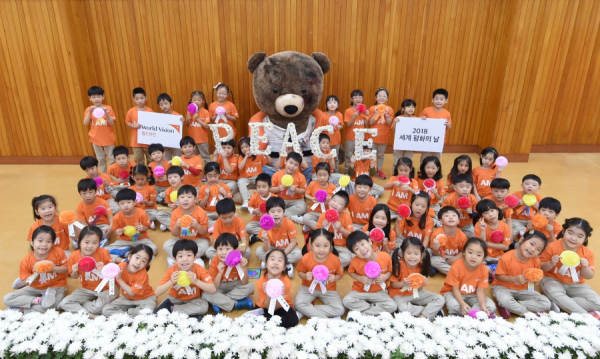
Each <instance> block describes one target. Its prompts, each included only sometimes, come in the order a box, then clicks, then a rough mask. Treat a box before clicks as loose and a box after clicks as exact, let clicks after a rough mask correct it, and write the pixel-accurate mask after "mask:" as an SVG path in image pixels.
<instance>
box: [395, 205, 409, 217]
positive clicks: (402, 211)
mask: <svg viewBox="0 0 600 359" xmlns="http://www.w3.org/2000/svg"><path fill="white" fill-rule="evenodd" d="M411 213H412V212H411V210H410V207H409V206H407V205H405V204H401V205H400V206H399V207H398V216H400V217H402V218H408V217H410V214H411Z"/></svg>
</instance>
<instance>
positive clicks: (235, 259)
mask: <svg viewBox="0 0 600 359" xmlns="http://www.w3.org/2000/svg"><path fill="white" fill-rule="evenodd" d="M241 261H242V253H240V251H231V252H229V253H227V257H225V264H226V265H227V266H228V267H235V266H236V265H238V264H240V262H241Z"/></svg>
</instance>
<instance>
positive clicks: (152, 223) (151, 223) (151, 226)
mask: <svg viewBox="0 0 600 359" xmlns="http://www.w3.org/2000/svg"><path fill="white" fill-rule="evenodd" d="M150 229H156V224H154V221H152V222H150Z"/></svg>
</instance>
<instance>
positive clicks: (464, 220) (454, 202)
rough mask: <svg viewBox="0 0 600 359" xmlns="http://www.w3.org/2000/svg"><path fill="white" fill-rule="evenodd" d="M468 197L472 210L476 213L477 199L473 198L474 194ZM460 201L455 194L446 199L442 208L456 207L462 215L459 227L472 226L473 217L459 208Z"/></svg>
mask: <svg viewBox="0 0 600 359" xmlns="http://www.w3.org/2000/svg"><path fill="white" fill-rule="evenodd" d="M467 197H468V198H469V200H470V201H471V209H472V210H473V211H475V207H476V206H477V198H475V196H473V195H472V194H469V195H468V196H467ZM458 199H459V197H458V193H456V192H454V193H452V194H450V195H449V196H448V197H446V199H445V200H444V203H442V207H454V208H456V209H457V210H458V213H460V222H459V224H458V226H459V227H464V226H466V225H469V224H472V223H473V219H472V218H471V216H470V215H469V214H468V213H467V211H466V210H464V209H461V208H460V207H459V206H458Z"/></svg>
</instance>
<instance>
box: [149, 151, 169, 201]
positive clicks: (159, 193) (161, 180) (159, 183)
mask: <svg viewBox="0 0 600 359" xmlns="http://www.w3.org/2000/svg"><path fill="white" fill-rule="evenodd" d="M148 153H149V154H150V158H152V162H150V163H148V169H150V171H152V175H153V176H154V179H155V182H154V189H155V190H156V202H157V203H160V204H162V205H164V206H166V205H167V203H166V202H165V191H166V190H167V188H169V181H168V179H167V171H168V170H169V168H171V166H170V165H169V161H167V160H166V159H165V157H164V155H165V148H164V147H163V145H161V144H160V143H153V144H151V145H150V146H149V147H148ZM156 167H162V168H163V170H164V174H163V175H162V176H157V175H156Z"/></svg>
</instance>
